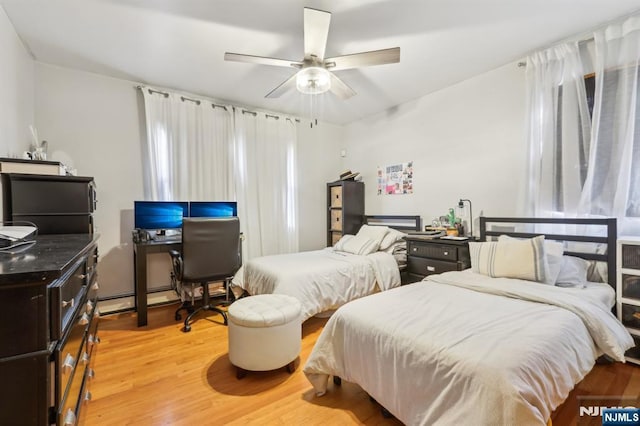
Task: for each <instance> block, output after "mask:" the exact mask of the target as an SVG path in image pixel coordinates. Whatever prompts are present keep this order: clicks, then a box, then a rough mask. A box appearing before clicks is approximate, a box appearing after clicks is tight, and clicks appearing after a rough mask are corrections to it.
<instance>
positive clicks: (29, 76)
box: [0, 6, 35, 157]
mask: <svg viewBox="0 0 640 426" xmlns="http://www.w3.org/2000/svg"><path fill="white" fill-rule="evenodd" d="M33 103H34V61H33V59H32V57H31V55H30V54H29V52H28V51H27V49H26V48H25V47H24V45H23V44H22V41H21V40H20V39H19V38H18V36H17V34H16V32H15V30H14V28H13V25H11V22H10V21H9V18H8V17H7V14H6V13H5V11H4V9H3V8H2V6H0V156H2V157H14V156H21V155H22V152H23V151H27V150H28V149H29V148H30V145H31V139H30V132H29V125H32V124H35V123H34V116H33Z"/></svg>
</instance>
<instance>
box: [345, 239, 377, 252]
mask: <svg viewBox="0 0 640 426" xmlns="http://www.w3.org/2000/svg"><path fill="white" fill-rule="evenodd" d="M379 245H380V243H378V242H376V241H373V240H372V239H371V238H369V237H365V236H362V235H356V236H354V237H353V238H349V239H348V240H347V241H346V242H345V243H344V245H343V246H342V251H345V252H347V253H353V254H360V255H363V256H364V255H367V254H371V253H373V252H376V251H378V246H379Z"/></svg>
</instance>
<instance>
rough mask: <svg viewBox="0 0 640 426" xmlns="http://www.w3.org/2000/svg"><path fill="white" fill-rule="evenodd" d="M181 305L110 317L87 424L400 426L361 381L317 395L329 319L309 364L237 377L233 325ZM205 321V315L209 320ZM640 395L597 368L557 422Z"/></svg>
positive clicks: (639, 379)
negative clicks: (316, 361) (318, 355)
mask: <svg viewBox="0 0 640 426" xmlns="http://www.w3.org/2000/svg"><path fill="white" fill-rule="evenodd" d="M176 307H177V306H175V305H171V306H165V307H160V308H153V309H150V310H149V325H148V326H146V327H141V328H138V327H136V316H135V314H133V313H127V314H119V315H112V316H105V317H102V318H101V319H100V328H99V333H98V334H99V336H100V338H101V340H102V342H101V343H100V344H99V345H98V346H97V351H96V353H95V361H94V362H95V370H96V376H95V379H93V381H92V383H91V385H90V391H91V393H92V401H91V402H90V403H89V404H88V405H86V406H85V407H84V408H83V412H82V414H81V424H84V425H133V424H135V425H223V424H224V425H226V424H259V425H305V426H307V425H309V426H311V425H349V424H354V425H357V424H364V425H399V424H401V423H400V422H399V421H397V420H395V419H386V418H384V417H383V416H382V415H381V413H380V407H379V405H377V404H376V403H374V402H371V401H370V400H369V397H368V396H367V394H366V393H365V392H364V391H363V390H362V389H361V388H360V387H359V386H357V385H355V384H352V383H347V382H343V384H342V386H340V387H334V385H333V383H331V384H330V387H329V392H327V394H326V395H325V396H323V397H321V398H316V397H315V396H314V394H313V389H312V387H311V385H310V384H309V382H308V381H307V380H306V378H305V376H304V374H303V373H302V369H301V366H303V365H304V363H305V362H306V359H307V357H308V356H309V353H310V352H311V348H312V347H313V345H314V343H315V341H316V339H317V337H318V335H319V334H320V332H321V331H322V327H323V326H324V324H325V322H326V320H325V319H316V318H312V319H310V320H308V321H306V322H305V323H304V325H303V340H302V352H301V355H300V366H299V367H298V368H297V370H296V371H295V372H294V373H293V374H291V375H290V374H289V373H287V372H286V370H285V369H284V368H283V369H280V370H277V371H272V372H254V373H249V374H248V375H247V376H246V377H245V378H244V379H242V380H237V379H236V376H235V370H234V369H233V367H232V366H231V364H230V363H229V358H228V355H227V327H225V326H223V325H221V317H220V316H218V315H216V314H214V313H210V314H211V316H209V317H208V320H207V319H199V320H198V321H196V322H195V324H194V325H193V327H192V331H191V332H190V333H183V332H181V331H180V328H181V325H180V323H177V322H176V321H174V318H173V313H174V310H175V309H176ZM199 318H202V317H199ZM621 394H627V395H636V396H637V395H639V394H640V367H637V366H632V365H623V364H611V365H597V366H596V367H595V368H594V370H593V371H592V372H591V373H590V374H589V375H588V376H587V377H586V378H585V380H583V382H581V383H580V384H579V385H578V387H577V388H576V389H574V391H573V392H572V394H571V395H570V396H569V398H568V399H567V401H566V402H565V404H564V405H562V406H561V407H559V408H558V409H557V410H556V412H555V413H554V415H553V416H552V420H553V424H554V426H563V425H572V424H576V419H577V414H578V403H577V395H621Z"/></svg>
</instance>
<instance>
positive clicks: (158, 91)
mask: <svg viewBox="0 0 640 426" xmlns="http://www.w3.org/2000/svg"><path fill="white" fill-rule="evenodd" d="M135 87H136V89H140V90H144V89H147V90H148V91H149V94H153V93H158V94H159V95H163V96H164V97H165V98H168V97H169V93H167V92H163V91H160V90H155V89H150V88H147V87H145V86H143V85H140V84H139V85H137V86H135ZM180 99H181V100H182V102H184V101H190V102H193V103H195V104H196V105H200V103H201V101H200V100H198V99H192V98H187V97H186V96H180ZM207 102H211V101H207ZM211 107H212V108H214V109H215V108H222V109H224V110H225V111H228V109H227V107H226V106H225V105H218V104H215V103H213V102H211ZM232 108H233V109H234V110H235V109H236V108H239V107H235V106H232ZM239 109H240V110H241V111H242V113H243V114H251V115H253V116H254V117H255V116H256V115H258V113H257V112H255V111H249V110H247V109H244V108H239ZM265 117H271V118H275V119H276V120H279V119H280V116H279V115H273V114H267V113H265ZM287 120H289V121H295V122H296V123H299V122H300V119H299V118H289V117H287ZM316 124H317V120H316Z"/></svg>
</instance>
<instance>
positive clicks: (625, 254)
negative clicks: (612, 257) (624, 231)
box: [621, 243, 640, 269]
mask: <svg viewBox="0 0 640 426" xmlns="http://www.w3.org/2000/svg"><path fill="white" fill-rule="evenodd" d="M621 254H622V267H623V268H629V269H640V245H636V244H624V243H623V244H622V250H621Z"/></svg>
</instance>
